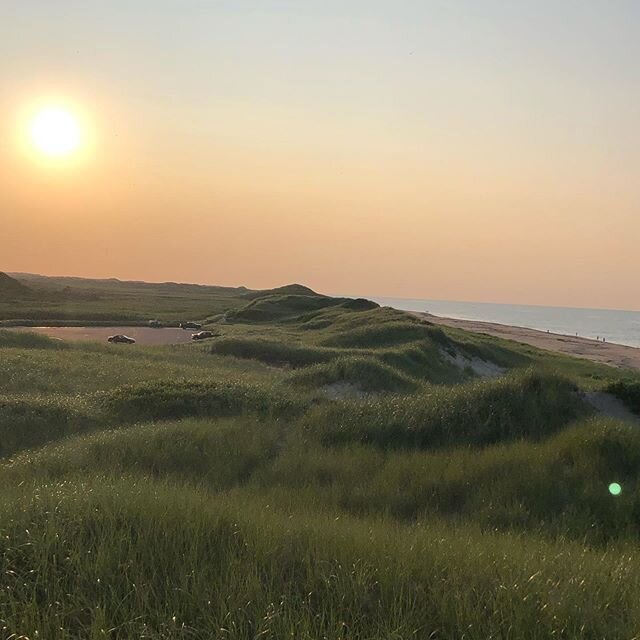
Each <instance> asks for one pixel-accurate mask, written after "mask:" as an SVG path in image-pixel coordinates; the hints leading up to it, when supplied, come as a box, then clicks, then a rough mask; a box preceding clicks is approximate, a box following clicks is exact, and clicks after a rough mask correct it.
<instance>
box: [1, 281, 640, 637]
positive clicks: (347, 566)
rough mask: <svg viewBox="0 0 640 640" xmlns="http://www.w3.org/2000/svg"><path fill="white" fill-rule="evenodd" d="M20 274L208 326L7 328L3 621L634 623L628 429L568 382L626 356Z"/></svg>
mask: <svg viewBox="0 0 640 640" xmlns="http://www.w3.org/2000/svg"><path fill="white" fill-rule="evenodd" d="M21 284H22V285H23V286H25V287H28V288H29V294H28V295H24V296H23V299H22V301H21V302H19V303H18V304H17V307H16V308H17V310H18V311H19V312H20V313H21V314H24V313H26V311H28V310H29V309H31V310H33V311H34V314H32V315H31V316H29V315H27V316H25V319H27V320H34V321H35V320H38V319H41V318H38V317H37V315H38V314H39V313H40V314H45V313H53V312H54V311H55V313H56V314H58V316H57V319H62V317H61V316H60V315H59V314H61V313H62V311H63V310H64V311H65V313H66V314H67V315H66V318H67V320H68V321H76V320H79V319H85V320H87V319H91V314H96V315H95V316H93V317H94V318H96V319H97V318H98V316H99V315H100V314H102V313H107V311H106V310H107V309H108V304H109V301H111V302H113V301H114V300H120V301H121V305H122V306H121V310H120V311H118V312H117V313H120V312H122V313H123V314H124V315H126V316H127V320H128V321H131V320H132V319H135V318H134V316H136V314H138V315H137V316H136V317H138V318H139V319H140V321H142V320H143V319H144V320H146V319H148V316H152V317H159V318H163V319H166V320H167V321H171V320H174V319H179V318H180V316H181V315H184V314H186V313H188V314H189V316H190V318H189V319H198V320H203V321H205V322H207V323H208V326H210V327H211V328H215V333H216V334H218V335H217V337H215V338H213V339H210V340H207V341H205V342H203V343H200V344H193V345H187V346H180V347H140V346H139V345H134V346H126V345H103V344H87V343H84V344H67V343H62V342H60V341H56V340H50V339H47V338H44V337H42V336H37V335H33V334H28V333H14V332H11V331H8V330H5V331H2V330H0V483H1V484H0V486H1V488H0V575H2V579H1V580H0V638H2V639H4V638H6V639H9V638H18V637H25V638H46V639H48V640H58V639H59V640H62V639H72V638H73V639H80V638H82V639H98V638H162V639H184V640H186V639H193V638H197V639H203V640H204V639H209V638H233V639H243V640H244V639H248V638H251V639H254V638H273V639H276V638H277V639H281V638H285V637H287V638H296V639H308V640H312V639H313V640H316V639H318V638H329V639H334V638H336V639H337V638H345V639H346V638H354V639H361V640H365V639H366V640H374V639H376V640H377V639H381V638H384V639H386V638H389V639H392V638H393V639H404V638H419V639H422V638H425V639H426V638H432V639H452V640H453V639H459V638H467V639H473V640H475V639H477V640H486V639H487V638H518V639H520V638H523V639H528V638H532V639H533V638H539V639H543V638H544V639H547V638H552V637H555V638H585V639H586V638H589V639H595V638H632V637H635V635H637V631H638V629H640V558H638V554H637V548H638V542H639V541H640V539H639V538H640V497H638V496H639V494H638V492H637V487H638V486H639V483H640V430H638V429H637V428H635V427H634V426H633V425H629V424H626V423H621V422H615V421H611V420H609V419H606V418H603V417H601V416H597V415H595V411H594V409H593V408H591V406H590V405H589V404H588V403H587V402H585V400H584V392H594V391H596V392H597V391H605V390H609V391H611V392H612V393H614V394H615V395H616V396H618V397H619V398H622V399H623V400H624V401H625V402H626V404H627V405H628V406H629V407H630V408H631V409H633V410H636V411H637V410H638V408H639V406H640V405H639V399H640V380H639V378H638V377H637V376H636V375H635V374H633V373H632V372H627V371H622V370H616V369H612V368H609V367H606V366H604V365H597V364H593V363H590V362H587V361H584V360H574V359H571V358H568V357H565V356H559V355H553V354H550V353H545V352H541V351H537V350H535V349H533V348H531V347H527V346H522V345H516V344H515V343H510V342H506V341H500V340H497V339H493V338H489V337H486V336H481V335H474V334H468V333H465V332H462V331H459V330H449V329H442V328H439V327H436V326H433V325H430V324H428V323H424V322H421V321H419V320H418V319H416V318H413V317H412V316H409V315H408V314H405V313H402V312H399V311H395V310H392V309H389V308H380V307H378V306H377V305H376V304H374V303H371V302H369V301H366V300H350V299H340V298H330V297H326V296H320V295H318V294H315V293H314V292H312V291H311V290H309V289H306V288H304V287H301V286H300V285H293V286H291V287H287V288H283V289H280V290H273V291H268V292H255V291H248V290H242V289H234V290H226V289H223V288H205V289H206V290H205V289H202V290H201V289H200V288H195V289H190V288H188V287H189V286H188V285H185V286H186V287H187V288H185V289H182V288H181V285H166V287H167V289H166V290H165V289H163V287H165V285H144V286H143V285H141V284H135V283H126V284H122V285H119V284H117V283H113V282H112V283H110V284H109V283H104V284H101V285H96V284H92V285H91V286H89V285H82V286H80V285H77V283H76V286H75V288H74V289H73V291H72V293H69V292H67V295H68V296H70V297H72V298H74V299H73V301H72V302H70V303H69V305H64V304H63V303H62V302H61V301H60V300H59V299H58V300H57V301H56V300H55V299H54V298H55V295H58V293H59V291H58V290H57V289H55V287H57V286H58V285H57V284H56V285H55V286H54V285H53V284H52V283H49V284H48V285H47V286H48V287H49V289H48V293H47V294H46V296H45V295H44V293H43V292H45V289H46V287H45V285H44V284H43V283H42V281H38V280H37V279H32V280H28V279H27V278H22V279H21ZM69 286H72V288H73V285H69ZM83 286H85V290H84V294H82V295H84V296H85V297H84V298H83V299H81V298H80V296H81V293H79V291H81V290H82V287H83ZM146 286H149V287H158V289H153V290H151V289H146V288H145V287H146ZM101 287H102V288H101ZM169 289H170V291H169ZM136 290H137V291H143V292H144V295H140V296H138V298H139V299H138V300H137V301H136V294H135V293H134V291H136ZM96 291H98V293H96ZM34 292H35V293H34ZM56 292H58V293H56ZM89 292H91V293H89ZM24 293H25V292H22V294H24ZM45 293H46V292H45ZM47 296H50V297H47ZM74 296H75V297H74ZM92 296H97V298H96V297H92ZM145 296H146V297H145ZM28 298H30V299H28ZM44 298H46V300H44V302H43V301H42V300H43V299H44ZM127 300H128V302H126V301H127ZM56 305H58V307H56ZM127 305H129V306H127ZM11 308H12V307H11V305H10V304H9V303H7V302H5V303H0V309H3V311H2V313H4V317H5V318H6V319H9V318H8V316H11V315H16V314H17V311H16V313H13V312H12V311H11ZM79 308H80V310H81V313H80V315H79V316H74V315H73V314H74V313H76V312H77V309H79ZM16 317H17V315H16ZM14 319H15V318H14ZM101 319H102V320H104V317H102V318H101ZM487 373H490V374H491V377H483V376H481V375H480V374H487ZM612 482H617V483H619V484H620V485H621V486H622V493H621V494H620V495H618V496H615V497H614V496H612V495H611V494H610V493H609V490H608V486H609V484H610V483H612Z"/></svg>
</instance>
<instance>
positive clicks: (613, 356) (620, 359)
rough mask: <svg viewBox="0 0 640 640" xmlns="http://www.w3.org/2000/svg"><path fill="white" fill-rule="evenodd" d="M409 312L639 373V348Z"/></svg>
mask: <svg viewBox="0 0 640 640" xmlns="http://www.w3.org/2000/svg"><path fill="white" fill-rule="evenodd" d="M409 313H411V314H412V315H414V316H416V317H418V318H421V319H423V320H426V321H428V322H431V323H433V324H438V325H443V326H447V327H455V328H457V329H464V330H465V331H473V332H475V333H484V334H486V335H489V336H494V337H497V338H503V339H505V340H513V341H514V342H520V343H522V344H528V345H530V346H532V347H536V348H538V349H545V350H547V351H555V352H557V353H564V354H566V355H570V356H574V357H576V358H584V359H586V360H592V361H594V362H600V363H602V364H608V365H610V366H612V367H618V368H622V369H634V370H636V371H638V370H640V348H638V347H630V346H627V345H622V344H616V343H613V342H600V341H598V340H592V339H591V338H582V337H580V336H570V335H564V334H558V333H547V332H546V331H540V330H538V329H527V328H525V327H516V326H512V325H506V324H497V323H494V322H482V321H479V320H459V319H456V318H445V317H441V316H435V315H433V314H430V313H427V312H419V311H410V312H409Z"/></svg>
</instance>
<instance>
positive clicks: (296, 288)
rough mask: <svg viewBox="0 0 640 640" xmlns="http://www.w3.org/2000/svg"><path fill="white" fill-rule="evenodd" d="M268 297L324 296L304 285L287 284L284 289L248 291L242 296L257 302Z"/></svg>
mask: <svg viewBox="0 0 640 640" xmlns="http://www.w3.org/2000/svg"><path fill="white" fill-rule="evenodd" d="M267 296H322V294H321V293H316V292H315V291H314V290H313V289H310V288H309V287H305V286H304V285H303V284H286V285H284V286H283V287H276V288H275V289H263V290H261V291H247V293H244V294H242V297H243V298H246V299H247V300H257V299H258V298H266V297H267ZM322 297H325V296H322Z"/></svg>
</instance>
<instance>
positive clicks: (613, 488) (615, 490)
mask: <svg viewBox="0 0 640 640" xmlns="http://www.w3.org/2000/svg"><path fill="white" fill-rule="evenodd" d="M609 493H610V494H611V495H612V496H619V495H620V494H621V493H622V487H621V486H620V485H619V484H618V483H617V482H612V483H611V484H610V485H609Z"/></svg>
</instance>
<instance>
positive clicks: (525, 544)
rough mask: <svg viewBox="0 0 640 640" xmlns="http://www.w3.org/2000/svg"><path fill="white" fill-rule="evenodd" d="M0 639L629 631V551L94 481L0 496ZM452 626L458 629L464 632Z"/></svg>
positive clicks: (633, 621)
mask: <svg viewBox="0 0 640 640" xmlns="http://www.w3.org/2000/svg"><path fill="white" fill-rule="evenodd" d="M0 563H1V564H0V571H2V575H3V586H4V588H3V590H2V592H1V595H0V620H2V621H3V622H2V626H3V627H4V634H5V635H6V636H7V637H9V636H11V635H12V634H15V635H23V636H27V637H34V636H36V632H37V637H44V638H48V639H51V640H58V639H60V640H62V639H64V640H67V639H69V638H80V637H81V638H87V639H89V640H91V639H94V638H102V637H104V636H105V634H109V635H111V636H112V637H118V638H133V637H149V638H168V639H174V638H176V639H178V638H179V639H186V638H202V639H204V638H211V637H212V633H213V634H214V637H215V636H216V635H217V636H222V637H229V638H237V639H243V640H244V639H245V638H256V637H260V638H274V639H276V638H278V639H280V638H283V637H295V638H305V639H308V640H311V639H316V638H322V637H328V638H337V637H340V638H356V639H360V638H362V639H368V640H373V639H377V638H408V637H418V638H429V637H431V638H436V637H437V638H451V639H453V638H459V637H461V633H463V635H464V637H466V638H470V639H477V640H484V639H486V638H489V637H505V632H506V633H507V634H508V635H510V636H513V637H517V638H523V639H525V640H526V639H529V638H531V639H543V638H545V639H546V638H549V637H567V638H597V637H606V638H625V637H628V638H631V637H633V635H634V633H635V632H636V630H637V628H638V625H639V624H640V607H639V605H638V602H640V599H639V598H638V595H639V593H640V585H639V583H638V575H639V572H638V568H639V567H638V563H637V559H636V558H635V555H630V553H629V551H628V550H626V549H620V550H618V551H613V550H609V551H607V552H601V551H593V550H587V549H585V548H584V547H583V546H582V545H580V544H571V543H568V542H563V543H552V542H545V541H543V540H539V539H536V538H535V537H531V536H527V537H522V538H521V537H515V536H505V535H494V534H484V535H483V534H481V533H480V532H478V531H477V530H476V529H475V528H473V527H465V528H457V527H451V526H443V525H441V524H440V523H438V522H437V521H436V522H432V523H430V524H428V525H424V526H413V527H407V526H401V525H397V524H394V523H391V522H388V521H384V520H383V521H380V520H378V521H371V520H366V519H365V520H355V519H351V518H348V517H342V518H339V519H337V520H336V518H334V517H333V516H323V515H322V514H318V515H314V514H310V513H308V512H307V513H305V512H297V513H296V512H289V513H287V512H281V511H278V510H274V509H272V508H270V507H269V505H268V503H265V502H264V501H260V500H256V499H251V498H249V499H244V500H243V499H242V498H241V497H240V496H238V495H235V494H232V495H230V496H229V497H221V498H212V496H210V495H208V494H204V493H200V492H197V491H195V490H192V489H185V488H175V487H172V486H169V485H167V484H166V483H162V482H152V481H150V480H145V479H141V478H130V477H125V478H123V479H121V480H109V479H108V478H105V477H95V478H93V479H79V480H76V481H72V482H64V483H60V484H57V483H52V484H50V485H48V486H46V487H43V488H42V489H41V490H39V491H38V492H37V493H36V494H33V493H32V492H31V491H28V490H20V489H17V490H15V491H12V492H10V493H9V494H8V495H6V496H4V498H3V499H2V501H1V502H0ZM461 630H463V631H461Z"/></svg>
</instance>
